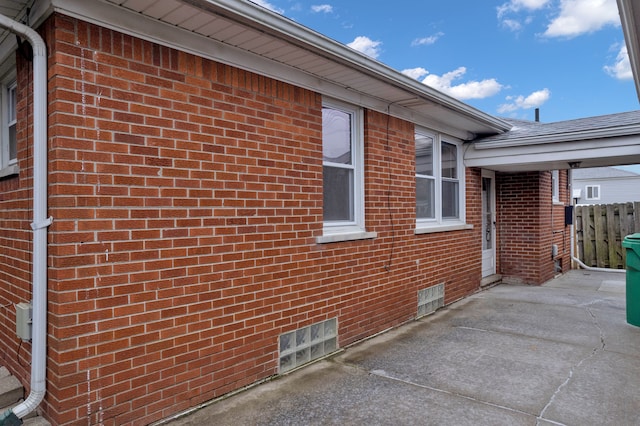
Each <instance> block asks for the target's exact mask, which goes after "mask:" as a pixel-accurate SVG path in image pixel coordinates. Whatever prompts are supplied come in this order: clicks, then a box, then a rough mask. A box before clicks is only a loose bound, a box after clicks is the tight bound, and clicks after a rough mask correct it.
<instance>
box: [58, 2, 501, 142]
mask: <svg viewBox="0 0 640 426" xmlns="http://www.w3.org/2000/svg"><path fill="white" fill-rule="evenodd" d="M51 1H52V5H53V7H54V10H56V11H58V12H60V13H62V14H65V15H68V16H72V17H75V18H78V19H81V20H84V21H87V22H91V23H94V24H96V25H100V26H104V27H107V28H110V29H113V30H116V31H119V32H122V33H125V34H129V35H132V36H135V37H139V38H141V39H144V40H147V41H150V42H153V43H157V44H160V45H163V46H167V47H171V48H174V49H177V50H181V51H184V52H187V53H191V54H194V55H197V56H202V57H205V58H208V59H212V60H215V61H217V62H221V63H225V64H227V65H231V66H235V67H238V68H241V69H244V70H247V71H251V72H254V73H256V74H260V75H264V76H267V77H271V78H274V79H277V80H280V81H284V82H287V83H291V84H294V85H296V86H299V87H303V88H306V89H309V90H313V91H315V92H318V93H321V94H323V95H327V96H330V97H333V98H336V99H340V100H343V101H345V102H350V103H355V104H358V105H360V106H363V107H366V108H369V109H372V110H375V111H378V112H382V113H388V112H389V111H391V110H392V111H393V112H394V114H395V115H396V116H397V117H398V118H402V119H406V120H411V121H413V122H415V123H416V124H420V125H423V126H426V127H429V128H432V129H434V130H435V131H440V132H444V133H449V134H451V135H453V136H455V137H457V138H460V139H463V140H469V139H471V138H472V137H473V136H474V135H471V134H470V133H469V132H467V131H465V130H463V129H457V128H453V127H452V126H451V125H448V124H446V123H443V122H441V121H439V120H436V119H433V118H432V117H428V116H424V115H421V114H417V113H416V112H415V111H414V110H412V109H410V108H403V107H402V106H399V105H390V104H389V101H387V100H385V99H381V98H377V97H375V96H373V95H371V94H367V93H362V92H358V91H355V90H353V89H350V88H348V87H343V86H340V85H339V84H337V83H335V82H333V81H328V80H325V79H321V78H318V77H317V76H314V75H311V74H308V73H305V72H303V71H301V70H299V69H296V68H293V67H290V66H287V65H285V64H283V63H280V62H276V61H272V60H270V59H267V58H265V57H262V56H259V55H256V54H253V53H250V52H247V51H245V50H242V49H240V48H236V47H233V46H230V45H227V44H224V43H221V42H217V41H215V40H213V39H210V38H207V37H205V36H202V35H198V34H196V33H194V32H192V31H187V30H185V29H182V28H179V27H176V26H172V25H167V24H164V23H162V22H160V21H157V20H155V19H152V18H149V17H146V16H144V15H141V14H139V13H135V12H133V11H130V10H127V9H124V8H122V7H118V6H116V5H113V4H109V3H103V2H92V1H86V0H51ZM189 3H191V4H196V5H201V4H206V5H208V7H209V8H218V7H219V6H220V5H222V6H225V7H227V8H228V9H229V10H231V11H232V12H230V13H234V14H235V13H241V14H242V15H244V16H247V18H246V19H247V20H249V21H250V22H254V23H258V22H263V25H265V26H267V27H270V28H274V30H273V31H287V30H289V31H291V33H287V35H288V37H284V35H283V37H282V38H283V39H285V40H289V41H290V40H291V39H297V40H302V41H301V42H304V43H306V44H309V43H313V42H317V44H318V45H317V46H316V45H315V44H313V45H307V46H306V48H307V49H311V48H312V47H313V48H314V49H315V51H316V52H317V51H324V52H327V53H326V56H327V58H328V60H336V59H341V60H342V62H343V63H347V62H348V61H350V62H349V64H350V66H352V67H354V68H356V69H359V70H360V71H364V70H365V69H366V68H365V65H360V63H363V62H366V65H367V66H368V70H369V71H368V75H373V74H375V75H376V76H378V79H379V80H380V81H381V82H385V83H387V84H391V83H392V82H395V84H396V86H397V87H399V88H401V89H403V90H405V91H407V92H408V93H407V94H408V95H417V96H418V97H421V98H423V99H428V100H429V101H431V102H438V103H439V104H440V105H442V106H443V107H445V108H447V109H450V110H452V111H453V112H455V113H458V114H462V115H465V116H467V117H469V118H470V119H472V120H474V121H476V122H480V123H482V124H483V125H484V126H487V127H488V128H490V129H492V130H494V131H495V132H496V133H500V132H502V131H506V130H508V129H509V128H511V125H510V124H509V123H506V122H504V121H502V120H500V119H497V118H495V117H493V116H490V115H488V114H485V113H483V112H481V111H479V110H476V109H475V108H473V107H471V106H468V105H466V104H464V103H462V102H459V101H457V100H455V99H453V98H450V97H448V96H446V95H444V94H441V93H440V92H437V91H435V90H433V89H431V88H429V87H428V86H426V85H424V84H422V83H419V82H418V81H416V80H414V79H411V78H409V77H407V76H404V75H403V74H401V73H398V72H397V71H394V70H392V69H391V68H389V67H387V66H386V65H384V64H381V63H379V62H377V61H373V60H372V59H370V58H368V57H365V56H364V55H362V54H361V53H359V52H356V51H355V50H352V49H350V48H348V47H346V46H344V45H341V44H340V43H337V42H335V41H333V40H330V39H328V38H326V37H324V36H321V35H319V34H317V33H315V32H312V31H310V30H308V29H306V28H304V27H302V26H300V25H298V24H295V23H293V22H290V21H288V20H287V19H286V18H283V17H281V16H280V15H278V14H275V13H272V12H270V11H268V10H266V9H265V10H261V9H259V8H257V7H256V6H254V5H252V4H251V3H248V2H243V1H237V0H234V1H220V2H216V3H215V5H214V4H213V3H211V2H208V1H204V2H203V1H191V2H189ZM203 7H204V6H203ZM216 10H217V9H216ZM234 16H235V15H234ZM256 19H261V20H262V21H259V20H258V21H256ZM303 36H304V37H303ZM305 37H306V38H305ZM307 40H309V41H307ZM299 43H300V42H299ZM338 51H341V52H338ZM345 52H347V53H348V55H347V54H346V53H345ZM340 53H341V54H342V55H340ZM347 57H348V58H347ZM401 80H402V81H401Z"/></svg>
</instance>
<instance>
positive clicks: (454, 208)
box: [442, 180, 460, 219]
mask: <svg viewBox="0 0 640 426" xmlns="http://www.w3.org/2000/svg"><path fill="white" fill-rule="evenodd" d="M459 210H460V209H459V205H458V182H457V181H453V182H452V181H447V180H445V181H442V217H443V218H444V219H453V218H458V217H459V216H460V213H459Z"/></svg>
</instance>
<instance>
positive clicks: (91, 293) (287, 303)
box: [0, 16, 480, 425]
mask: <svg viewBox="0 0 640 426" xmlns="http://www.w3.org/2000/svg"><path fill="white" fill-rule="evenodd" d="M44 34H45V38H46V40H47V43H48V48H49V55H50V59H49V60H50V72H49V93H50V98H49V101H50V103H49V113H50V115H49V144H50V152H49V170H50V176H49V181H50V185H49V193H50V198H49V205H50V214H51V215H52V216H53V217H54V218H55V221H54V223H53V225H52V226H51V227H50V229H49V242H50V245H49V262H48V263H49V271H48V272H49V289H50V290H49V317H48V319H49V339H48V371H47V377H48V388H47V390H48V393H47V396H46V399H45V402H44V403H43V405H42V408H43V410H44V415H45V416H46V417H48V418H49V419H51V420H52V422H53V423H55V424H87V423H89V424H97V423H101V424H118V425H121V424H144V423H149V422H152V421H155V420H159V419H161V418H164V417H166V416H168V415H170V414H173V413H176V412H178V411H180V410H183V409H186V408H188V407H191V406H193V405H195V404H198V403H200V402H203V401H206V400H209V399H211V398H214V397H216V396H219V395H222V394H224V393H227V392H229V391H231V390H235V389H238V388H240V387H242V386H244V385H247V384H250V383H253V382H255V381H258V380H260V379H263V378H266V377H269V376H271V375H273V374H276V373H277V350H278V349H277V341H278V336H279V335H280V334H281V333H283V332H286V331H290V330H293V329H297V328H299V327H302V326H305V325H308V324H311V323H314V322H317V321H320V320H324V319H327V318H332V317H337V318H338V323H339V339H340V346H345V345H348V344H350V343H353V342H355V341H357V340H360V339H362V338H364V337H367V336H370V335H372V334H374V333H377V332H379V331H382V330H385V329H387V328H389V327H392V326H395V325H398V324H401V323H403V322H406V321H408V320H410V319H411V318H413V317H415V314H416V306H415V305H416V292H417V290H418V289H420V288H424V287H427V286H431V285H434V284H438V283H443V282H444V283H445V284H446V298H447V302H451V301H453V300H456V299H459V298H461V297H464V296H465V295H468V294H469V293H471V292H473V291H475V290H476V289H477V286H478V282H479V276H480V261H479V259H480V251H479V250H480V249H479V248H480V244H479V241H480V236H479V231H478V229H479V224H480V222H479V219H478V218H479V216H477V215H478V205H479V202H480V201H479V196H480V189H479V176H480V175H479V171H476V170H469V171H468V173H467V185H468V192H469V193H470V194H472V196H471V197H470V199H469V201H468V206H467V208H468V210H469V214H468V221H469V222H470V223H473V224H475V225H476V227H475V229H474V230H467V231H457V232H448V233H436V234H426V235H418V236H416V235H415V234H414V228H415V197H414V191H415V183H414V182H415V169H414V141H413V140H414V136H413V133H414V129H413V125H412V124H411V123H407V122H405V121H402V120H398V119H393V118H388V117H387V116H386V115H383V114H379V113H374V112H370V111H367V112H366V114H365V133H366V144H365V163H366V167H365V175H366V181H367V184H366V194H365V196H366V205H365V209H366V221H367V230H369V231H374V232H377V233H378V237H377V238H375V239H372V240H364V241H354V242H344V243H333V244H322V245H318V244H316V243H315V237H317V236H319V235H321V233H322V155H321V152H322V150H321V145H322V137H321V127H322V123H321V101H322V99H321V96H320V95H318V94H316V93H313V92H310V91H307V90H303V89H300V88H296V87H293V86H290V85H287V84H284V83H281V82H277V81H274V80H271V79H267V78H264V77H261V76H258V75H255V74H251V73H247V72H243V71H240V70H237V69H234V68H232V67H228V66H224V65H221V64H217V63H215V62H212V61H208V60H204V59H201V58H196V57H193V56H189V55H187V54H184V53H181V52H177V51H174V50H171V49H168V48H164V47H159V46H157V45H153V44H151V43H148V42H145V41H141V40H137V39H134V38H131V37H128V36H125V35H122V34H119V33H116V32H113V31H110V30H106V29H101V28H98V27H95V26H92V25H87V24H85V23H82V22H80V21H77V20H75V19H70V18H65V17H61V16H54V17H53V18H51V19H50V20H49V21H48V22H47V23H46V24H45V27H44ZM27 81H28V79H27V78H26V77H25V79H24V81H21V88H23V87H25V86H24V85H25V83H26V82H27ZM21 105H23V104H21ZM25 105H26V103H25V104H24V105H23V106H25ZM21 114H22V115H20V122H21V123H25V122H26V120H25V113H24V112H22V113H21ZM21 126H22V124H21ZM21 128H22V127H21ZM24 137H26V136H24ZM27 145H28V144H27V143H26V141H23V140H22V139H21V142H20V146H21V152H20V158H21V164H20V171H21V173H20V177H19V178H11V179H7V180H5V181H3V182H2V183H0V185H2V190H3V192H2V194H3V197H4V198H3V202H4V203H5V204H4V205H3V207H5V209H3V212H2V214H3V215H10V214H13V215H16V211H15V210H14V211H13V212H11V210H12V209H15V208H18V207H19V206H21V207H19V210H18V212H19V214H17V216H18V217H16V218H15V221H14V222H5V223H6V226H7V228H10V229H15V231H12V232H14V233H15V235H17V236H18V238H19V239H20V244H19V247H20V248H19V253H18V254H14V253H13V252H11V251H10V250H9V249H8V247H11V246H12V242H11V241H7V238H8V237H6V236H5V235H9V234H8V233H6V234H3V237H2V238H4V240H2V244H3V249H2V253H3V256H5V258H7V259H8V258H9V257H12V258H13V257H16V258H19V259H20V262H19V264H18V265H16V266H15V267H12V266H10V265H9V266H8V265H7V264H4V263H3V266H2V279H3V281H4V282H9V281H10V280H9V278H8V277H9V274H12V275H17V276H18V277H20V278H19V279H18V280H11V283H12V284H11V285H12V286H13V287H6V286H3V292H4V293H3V294H2V299H1V300H2V303H3V304H6V303H16V302H18V301H26V300H29V298H30V294H29V287H30V284H29V283H30V276H29V268H30V265H29V261H30V254H29V253H30V247H29V246H30V243H29V241H30V236H31V235H30V229H29V220H30V219H29V213H30V212H29V211H28V210H29V208H28V206H29V204H30V200H29V196H30V192H29V184H30V176H31V171H30V169H29V165H28V161H29V155H28V153H27V152H25V150H26V146H27ZM22 158H24V160H22ZM18 199H19V200H21V201H14V200H18ZM13 206H15V207H13ZM3 220H7V218H3ZM5 289H7V290H5ZM2 312H3V314H2V315H3V317H2V319H3V324H2V331H1V332H2V336H3V339H4V341H6V342H8V344H7V348H8V349H6V350H5V353H4V355H5V357H6V358H10V359H11V361H9V364H10V365H9V368H11V370H12V371H14V372H15V373H16V374H18V375H19V376H20V377H21V379H22V380H23V382H24V383H25V385H27V387H28V364H29V359H30V356H29V344H28V343H23V344H22V345H21V344H20V343H19V342H18V340H17V338H16V336H15V333H14V331H13V330H14V329H15V325H14V321H15V318H14V314H13V311H12V309H6V308H5V309H3V311H2ZM18 353H19V355H17V354H18ZM13 360H18V361H19V362H17V361H13Z"/></svg>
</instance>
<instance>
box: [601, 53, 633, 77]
mask: <svg viewBox="0 0 640 426" xmlns="http://www.w3.org/2000/svg"><path fill="white" fill-rule="evenodd" d="M604 70H605V71H606V72H607V74H609V75H610V76H611V77H614V78H617V79H618V80H630V79H632V78H633V73H632V72H631V63H630V62H629V54H628V52H627V46H626V45H623V46H622V47H621V48H620V51H619V52H618V55H617V56H616V61H615V62H614V63H613V65H606V66H605V67H604Z"/></svg>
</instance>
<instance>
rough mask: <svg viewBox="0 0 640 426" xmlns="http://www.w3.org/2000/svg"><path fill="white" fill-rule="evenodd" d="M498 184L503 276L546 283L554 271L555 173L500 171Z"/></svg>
mask: <svg viewBox="0 0 640 426" xmlns="http://www.w3.org/2000/svg"><path fill="white" fill-rule="evenodd" d="M496 184H497V194H498V241H499V242H498V257H499V265H500V273H501V274H502V276H503V280H504V281H506V282H513V283H523V284H533V285H540V284H543V283H544V282H545V281H547V280H549V279H550V278H552V277H553V275H554V259H553V258H552V254H551V249H552V244H553V242H554V233H553V227H552V216H553V211H554V206H553V202H552V195H551V173H550V172H526V173H499V174H497V175H496Z"/></svg>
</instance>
